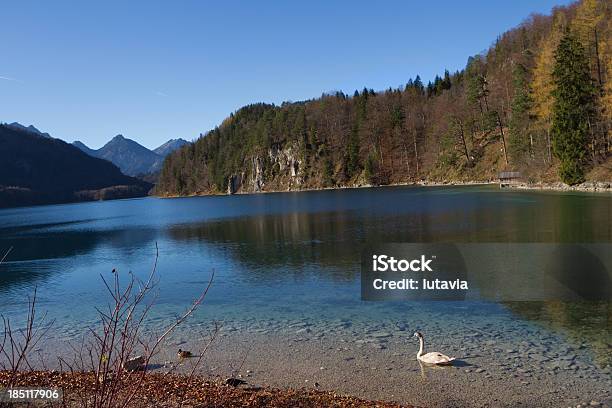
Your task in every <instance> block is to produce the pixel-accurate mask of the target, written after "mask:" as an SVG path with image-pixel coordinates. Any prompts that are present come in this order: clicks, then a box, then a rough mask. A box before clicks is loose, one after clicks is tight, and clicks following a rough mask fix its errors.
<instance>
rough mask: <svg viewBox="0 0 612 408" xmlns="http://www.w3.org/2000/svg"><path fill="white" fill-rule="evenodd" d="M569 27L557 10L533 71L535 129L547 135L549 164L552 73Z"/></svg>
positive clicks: (561, 12)
mask: <svg viewBox="0 0 612 408" xmlns="http://www.w3.org/2000/svg"><path fill="white" fill-rule="evenodd" d="M566 25H567V20H566V17H565V13H564V12H563V11H562V10H557V11H555V13H554V16H553V24H552V29H551V32H550V34H549V35H548V36H547V37H545V38H544V39H543V40H542V44H540V47H539V50H540V52H539V54H537V55H536V61H535V67H534V70H533V81H532V84H531V89H532V92H533V95H532V97H533V108H532V109H533V115H534V116H535V117H536V126H535V128H536V129H537V130H538V131H539V133H542V134H545V135H546V152H547V154H546V157H547V159H548V163H550V162H551V161H552V145H551V140H550V125H551V118H552V116H551V115H552V106H553V102H554V99H553V96H552V91H553V89H554V87H555V85H554V82H553V78H552V71H553V68H554V64H555V50H556V49H557V46H558V45H559V42H560V41H561V37H562V36H563V31H564V29H565V26H566Z"/></svg>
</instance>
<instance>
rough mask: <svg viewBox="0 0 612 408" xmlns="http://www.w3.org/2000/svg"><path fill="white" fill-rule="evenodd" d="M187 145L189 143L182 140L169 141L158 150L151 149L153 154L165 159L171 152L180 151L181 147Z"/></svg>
mask: <svg viewBox="0 0 612 408" xmlns="http://www.w3.org/2000/svg"><path fill="white" fill-rule="evenodd" d="M188 144H189V142H188V141H186V140H184V139H170V140H168V141H167V142H166V143H164V144H163V145H161V146H159V147H158V148H156V149H153V152H155V153H157V154H158V155H160V156H161V157H166V156H167V155H169V154H170V153H172V152H173V151H175V150H177V149H180V148H181V147H183V146H186V145H188Z"/></svg>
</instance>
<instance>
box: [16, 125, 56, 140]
mask: <svg viewBox="0 0 612 408" xmlns="http://www.w3.org/2000/svg"><path fill="white" fill-rule="evenodd" d="M7 126H8V127H10V128H11V129H15V130H22V131H24V132H28V133H32V134H35V135H38V136H42V137H49V138H50V137H51V135H50V134H48V133H44V132H41V131H40V130H38V129H37V128H36V127H35V126H34V125H29V126H24V125H22V124H21V123H19V122H13V123H9V124H8V125H7Z"/></svg>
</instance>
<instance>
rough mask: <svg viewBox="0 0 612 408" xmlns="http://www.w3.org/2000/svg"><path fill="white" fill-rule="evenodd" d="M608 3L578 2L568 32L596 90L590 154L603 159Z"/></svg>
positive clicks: (607, 115)
mask: <svg viewBox="0 0 612 408" xmlns="http://www.w3.org/2000/svg"><path fill="white" fill-rule="evenodd" d="M611 4H612V3H611V2H610V1H608V0H582V1H581V2H580V4H579V5H578V7H577V8H576V16H575V17H574V19H573V20H572V22H571V29H572V31H573V32H574V33H575V34H576V36H577V38H578V40H579V41H580V43H581V44H582V46H583V47H584V49H585V50H586V52H587V57H588V59H589V67H590V71H591V77H592V79H593V83H594V84H595V85H596V86H597V89H598V96H599V98H600V99H599V101H598V113H597V120H596V122H597V123H594V124H593V127H592V132H593V135H592V146H591V148H592V152H593V154H594V155H595V152H599V154H600V155H603V156H604V157H605V156H607V154H608V152H609V150H610V135H609V130H608V129H607V128H608V127H609V126H610V123H611V122H610V120H611V117H612V107H611V106H610V104H611V102H612V100H611V98H612V97H611V96H610V90H611V89H610V87H611V85H610V82H611V80H610V70H611V69H612V66H611V65H610V58H611V55H610V53H611V52H610V36H612V29H611V28H612V23H611V22H610V21H611V20H612V13H611V8H612V5H611Z"/></svg>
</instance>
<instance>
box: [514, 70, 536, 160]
mask: <svg viewBox="0 0 612 408" xmlns="http://www.w3.org/2000/svg"><path fill="white" fill-rule="evenodd" d="M513 77H514V78H513V82H514V98H513V99H512V105H511V111H512V116H511V117H510V123H509V127H510V137H509V144H510V152H511V155H512V156H513V158H515V159H519V158H521V157H522V156H523V155H524V154H525V153H526V152H529V153H530V155H532V154H533V136H532V134H531V129H530V123H531V115H530V110H531V105H532V99H531V95H530V92H529V85H528V81H527V69H526V68H525V66H524V65H522V64H517V66H516V67H515V68H514V72H513Z"/></svg>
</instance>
